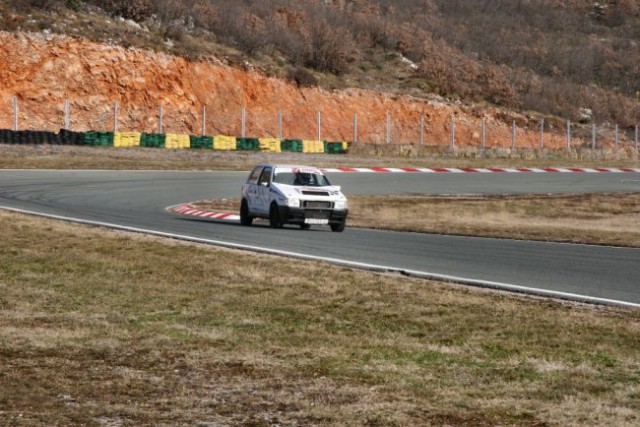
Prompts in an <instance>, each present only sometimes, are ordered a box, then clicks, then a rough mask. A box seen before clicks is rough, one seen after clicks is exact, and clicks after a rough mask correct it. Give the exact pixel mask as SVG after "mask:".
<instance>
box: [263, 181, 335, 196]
mask: <svg viewBox="0 0 640 427" xmlns="http://www.w3.org/2000/svg"><path fill="white" fill-rule="evenodd" d="M272 187H273V188H275V189H277V190H278V191H279V192H280V193H282V194H283V195H285V196H286V197H298V198H310V197H321V198H326V197H331V198H344V194H342V191H341V187H340V186H339V185H326V186H323V187H303V186H298V185H287V184H278V183H273V184H272Z"/></svg>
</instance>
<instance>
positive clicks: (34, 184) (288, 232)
mask: <svg viewBox="0 0 640 427" xmlns="http://www.w3.org/2000/svg"><path fill="white" fill-rule="evenodd" d="M245 176H246V172H173V171H43V170H33V171H28V170H0V207H4V208H10V209H17V210H23V211H28V212H34V213H39V214H45V215H50V216H59V217H65V218H71V219H74V220H81V221H86V222H97V223H101V224H108V225H113V226H118V227H125V228H133V229H139V230H145V231H150V232H154V233H161V234H168V235H175V236H185V237H187V238H191V239H194V240H199V241H210V242H213V243H215V244H220V245H224V246H231V247H243V246H248V247H252V248H256V249H257V248H260V249H264V250H267V251H274V252H279V253H284V254H289V255H300V256H303V257H309V258H314V257H316V258H321V259H329V260H331V261H332V262H336V263H342V264H346V265H354V266H358V267H364V268H372V269H381V270H391V271H399V272H404V273H406V274H410V275H415V276H419V277H436V278H444V279H449V280H452V281H456V282H461V283H469V284H476V285H482V286H492V287H498V288H505V289H512V290H516V291H525V292H531V293H535V294H540V295H549V296H558V297H562V298H570V299H577V300H586V301H592V302H598V301H600V302H613V303H616V304H617V303H621V304H623V305H628V306H633V307H640V249H629V248H614V247H604V246H588V245H568V244H554V243H541V242H529V241H515V240H506V239H487V238H468V237H456V236H445V235H429V234H418V233H397V232H385V231H375V230H366V229H355V228H349V227H348V226H347V229H346V230H345V232H344V233H332V232H330V231H329V229H328V228H327V227H313V228H312V229H311V230H308V231H302V230H300V229H298V228H297V227H289V228H287V227H285V228H284V229H282V230H273V229H270V228H268V227H267V226H266V225H265V226H262V225H256V226H252V227H241V226H239V225H237V224H235V223H229V222H212V221H198V220H193V219H188V218H179V217H176V216H174V215H171V214H169V213H167V212H166V211H165V208H166V207H168V206H171V205H177V204H181V203H184V202H189V201H196V200H202V199H218V198H225V197H238V195H239V190H240V186H241V184H242V182H243V181H244V179H245ZM329 176H330V179H331V180H332V182H333V183H334V184H338V185H342V186H343V190H344V192H345V194H346V195H347V196H349V195H357V194H358V195H360V194H523V193H543V194H549V193H581V192H638V191H640V174H639V173H520V174H512V173H495V174H473V173H465V174H447V173H442V174H424V173H404V174H402V173H393V174H389V173H342V174H330V175H329Z"/></svg>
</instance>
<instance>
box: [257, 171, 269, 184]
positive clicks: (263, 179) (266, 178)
mask: <svg viewBox="0 0 640 427" xmlns="http://www.w3.org/2000/svg"><path fill="white" fill-rule="evenodd" d="M270 182H271V168H269V167H267V168H264V169H263V170H262V174H261V175H260V179H259V180H258V185H267V184H269V183H270Z"/></svg>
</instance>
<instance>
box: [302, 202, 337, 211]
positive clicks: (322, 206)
mask: <svg viewBox="0 0 640 427" xmlns="http://www.w3.org/2000/svg"><path fill="white" fill-rule="evenodd" d="M303 203H304V207H305V208H315V209H331V202H323V201H317V200H306V201H304V202H303Z"/></svg>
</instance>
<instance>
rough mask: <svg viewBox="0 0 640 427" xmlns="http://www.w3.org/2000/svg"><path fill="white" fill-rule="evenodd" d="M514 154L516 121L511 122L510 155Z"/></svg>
mask: <svg viewBox="0 0 640 427" xmlns="http://www.w3.org/2000/svg"><path fill="white" fill-rule="evenodd" d="M515 152H516V121H515V120H514V121H513V122H511V153H515Z"/></svg>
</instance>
